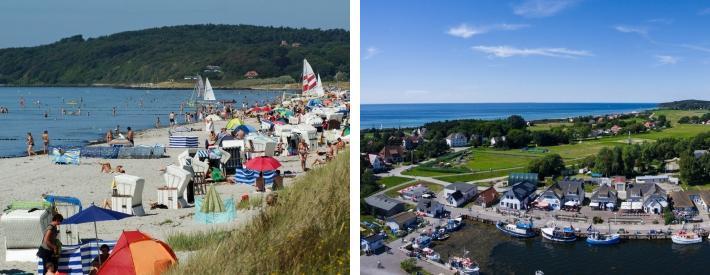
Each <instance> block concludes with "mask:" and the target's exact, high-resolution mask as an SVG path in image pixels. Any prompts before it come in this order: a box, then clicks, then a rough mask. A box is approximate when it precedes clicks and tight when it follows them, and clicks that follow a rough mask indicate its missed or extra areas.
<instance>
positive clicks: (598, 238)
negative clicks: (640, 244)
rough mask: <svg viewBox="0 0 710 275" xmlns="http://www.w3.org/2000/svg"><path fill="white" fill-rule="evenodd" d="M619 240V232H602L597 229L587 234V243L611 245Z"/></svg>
mask: <svg viewBox="0 0 710 275" xmlns="http://www.w3.org/2000/svg"><path fill="white" fill-rule="evenodd" d="M620 242H621V235H619V234H603V233H600V232H599V231H594V232H591V233H589V236H587V243H588V244H591V245H611V244H618V243H620Z"/></svg>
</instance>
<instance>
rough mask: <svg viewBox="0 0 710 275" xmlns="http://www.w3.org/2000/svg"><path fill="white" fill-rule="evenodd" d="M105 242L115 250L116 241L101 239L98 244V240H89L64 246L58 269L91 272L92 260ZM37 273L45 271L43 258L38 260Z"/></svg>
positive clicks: (80, 274) (76, 273)
mask: <svg viewBox="0 0 710 275" xmlns="http://www.w3.org/2000/svg"><path fill="white" fill-rule="evenodd" d="M104 244H105V245H108V247H109V249H111V250H113V247H114V246H115V245H116V241H99V243H98V246H97V244H96V241H89V242H85V243H83V244H80V245H65V246H62V253H61V255H60V256H59V266H58V267H57V270H58V271H60V272H65V273H67V274H70V275H83V274H89V271H90V270H91V261H92V260H93V259H94V258H96V256H98V255H99V247H101V245H104ZM37 273H39V274H42V273H44V262H42V259H39V261H38V262H37Z"/></svg>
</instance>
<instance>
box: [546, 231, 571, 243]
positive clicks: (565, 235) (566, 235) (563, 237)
mask: <svg viewBox="0 0 710 275" xmlns="http://www.w3.org/2000/svg"><path fill="white" fill-rule="evenodd" d="M540 232H542V237H543V238H545V239H548V240H550V241H555V242H564V243H568V242H574V241H576V240H577V235H575V234H574V229H573V228H572V227H565V228H560V227H546V228H543V229H540Z"/></svg>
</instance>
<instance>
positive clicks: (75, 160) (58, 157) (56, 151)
mask: <svg viewBox="0 0 710 275" xmlns="http://www.w3.org/2000/svg"><path fill="white" fill-rule="evenodd" d="M80 156H81V150H79V149H70V150H66V151H65V152H64V153H63V154H62V150H61V148H52V154H51V155H50V156H49V157H50V158H51V159H52V162H53V163H54V164H75V165H79V162H80V161H79V157H80Z"/></svg>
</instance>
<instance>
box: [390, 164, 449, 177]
mask: <svg viewBox="0 0 710 275" xmlns="http://www.w3.org/2000/svg"><path fill="white" fill-rule="evenodd" d="M458 173H461V172H458V171H447V170H445V169H441V170H435V171H432V170H429V169H427V168H423V167H419V166H418V167H414V168H412V169H409V170H407V171H404V172H402V175H407V176H415V177H438V176H448V175H455V174H458Z"/></svg>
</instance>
